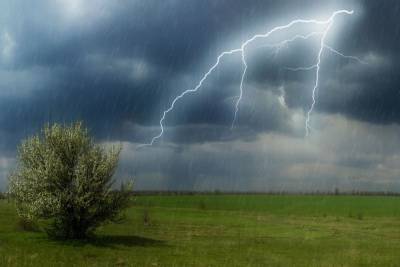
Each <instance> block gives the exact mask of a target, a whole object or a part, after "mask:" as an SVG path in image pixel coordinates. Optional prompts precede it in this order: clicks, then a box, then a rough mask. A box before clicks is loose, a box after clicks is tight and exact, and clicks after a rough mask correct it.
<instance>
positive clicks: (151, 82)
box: [0, 0, 400, 191]
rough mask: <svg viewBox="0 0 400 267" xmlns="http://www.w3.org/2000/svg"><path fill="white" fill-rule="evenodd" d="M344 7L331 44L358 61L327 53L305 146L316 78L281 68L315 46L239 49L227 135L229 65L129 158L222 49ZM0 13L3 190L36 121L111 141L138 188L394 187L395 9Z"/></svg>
mask: <svg viewBox="0 0 400 267" xmlns="http://www.w3.org/2000/svg"><path fill="white" fill-rule="evenodd" d="M32 5H34V7H33V6H32ZM343 8H347V9H354V10H355V14H354V15H353V16H347V17H340V18H338V20H337V23H335V26H334V29H333V30H332V34H331V37H330V38H328V42H329V45H331V46H333V47H335V49H338V50H339V51H341V52H343V53H344V54H347V55H355V56H357V57H359V58H361V59H362V60H364V61H366V62H367V63H368V64H359V63H358V62H356V61H354V60H349V59H344V58H341V57H338V56H337V55H334V54H332V53H330V52H329V51H326V52H325V53H324V55H323V64H322V66H321V84H320V88H319V91H318V103H317V105H316V110H315V112H314V114H313V117H312V126H313V128H314V129H313V132H312V134H311V136H309V137H307V138H304V120H305V117H304V116H305V112H306V111H307V109H308V108H309V106H310V103H311V89H312V85H313V79H314V72H312V71H311V72H290V71H288V70H287V69H285V67H296V66H299V65H311V64H312V63H313V61H314V60H315V56H316V53H317V50H316V49H317V48H316V46H315V43H316V42H317V40H316V39H310V40H308V41H307V42H298V43H296V44H291V45H290V46H288V47H287V48H284V49H282V51H280V52H279V53H278V54H276V53H275V51H274V50H272V49H270V48H267V47H264V48H262V47H261V48H258V49H252V50H251V51H250V50H249V52H248V62H249V69H248V75H247V77H246V83H245V94H244V98H243V101H242V103H241V106H240V112H239V116H238V121H237V124H236V126H235V128H234V129H233V130H231V129H230V124H231V121H232V118H233V111H234V101H235V97H236V96H237V94H238V90H239V82H240V75H241V71H242V66H241V61H240V57H239V56H232V57H230V58H226V59H224V60H223V62H222V63H221V65H220V68H218V70H217V71H216V72H215V73H214V74H213V75H212V76H210V79H209V80H207V81H206V83H205V84H204V87H203V89H202V91H201V92H200V93H199V94H196V95H189V96H188V97H187V98H185V101H184V102H180V103H179V104H178V105H177V106H176V109H175V111H174V112H173V113H170V115H169V116H168V117H167V120H166V125H167V127H166V132H165V137H164V138H163V139H162V140H161V141H160V142H158V143H157V144H156V145H155V146H154V147H151V148H146V149H141V150H137V149H136V147H137V145H138V144H140V143H146V142H149V141H150V139H151V137H152V136H153V135H155V134H157V133H158V130H159V129H158V121H159V118H160V115H161V113H162V110H164V109H165V108H167V107H168V106H169V104H170V102H171V100H172V99H173V97H175V96H176V95H177V94H179V93H180V92H182V91H183V90H184V89H187V88H191V87H193V86H194V85H195V84H196V83H197V82H198V81H199V79H200V78H201V76H202V75H203V73H204V71H205V70H207V69H208V68H209V67H210V66H211V65H212V64H213V63H214V60H215V58H216V56H217V55H218V54H219V53H220V52H221V51H223V50H226V49H232V48H235V47H238V46H240V43H241V42H242V41H243V40H245V39H246V38H248V37H250V36H252V35H253V34H255V33H259V32H265V31H266V30H268V29H271V27H273V26H274V25H278V24H286V23H287V22H288V21H289V20H291V19H293V18H310V17H315V16H317V17H318V18H326V17H327V16H329V15H330V13H331V12H332V11H333V10H335V9H343ZM0 10H1V11H0V25H1V26H0V86H1V91H0V136H1V139H0V151H1V154H0V172H1V173H0V174H1V176H2V177H1V180H3V182H2V183H1V186H2V187H3V188H4V187H5V181H6V175H7V172H8V171H9V169H10V168H11V167H12V166H13V164H14V160H13V158H14V156H15V148H16V145H17V144H18V143H19V141H20V139H21V138H25V137H26V136H28V135H30V134H32V133H33V132H35V131H37V130H38V129H39V128H40V127H41V126H42V125H43V123H45V122H47V121H57V122H69V121H73V120H83V121H85V122H86V123H87V125H88V126H89V127H90V128H91V131H92V133H93V134H94V135H95V136H96V137H97V138H98V140H99V141H101V142H104V143H113V142H123V144H124V151H123V154H122V159H121V166H120V169H119V171H118V175H119V176H120V177H124V178H125V177H132V176H133V177H134V178H135V181H136V185H137V188H138V189H189V190H212V189H222V190H304V191H309V190H330V189H332V188H334V187H340V188H342V189H344V190H351V189H359V190H391V191H399V190H400V183H399V182H400V181H399V177H400V167H399V166H400V145H399V141H400V140H399V137H398V136H399V130H400V127H399V123H400V105H399V103H400V88H399V85H400V78H399V75H398V73H399V71H400V66H399V63H398V62H399V58H400V55H399V52H398V47H399V44H400V40H399V38H400V37H399V36H400V26H399V24H398V23H397V20H398V19H397V17H398V15H399V14H400V3H398V2H397V1H385V2H381V1H323V2H320V1H172V0H171V1H135V0H132V1H115V2H114V1H103V0H96V1H91V2H90V3H89V2H87V1H81V0H71V1H67V0H59V1H36V2H35V3H34V4H33V3H30V2H29V3H28V2H26V1H9V0H7V1H3V2H2V3H1V4H0ZM299 30H301V29H299ZM288 33H290V32H288ZM282 37H285V36H282ZM276 38H277V37H276Z"/></svg>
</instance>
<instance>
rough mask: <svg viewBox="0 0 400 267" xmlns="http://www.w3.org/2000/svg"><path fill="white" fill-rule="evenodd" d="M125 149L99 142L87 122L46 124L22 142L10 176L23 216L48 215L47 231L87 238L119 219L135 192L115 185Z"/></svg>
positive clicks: (58, 235) (18, 207)
mask: <svg viewBox="0 0 400 267" xmlns="http://www.w3.org/2000/svg"><path fill="white" fill-rule="evenodd" d="M120 150H121V148H120V147H111V148H110V149H109V150H106V149H105V148H103V147H101V146H99V145H97V144H95V143H94V140H93V139H92V138H91V137H90V136H89V134H88V130H87V129H86V128H84V127H83V126H82V123H75V124H72V125H60V124H54V125H52V126H50V125H47V126H45V127H44V129H43V130H42V132H41V134H38V135H35V136H33V137H31V138H29V139H27V140H25V141H23V142H22V144H21V145H20V147H19V149H18V165H17V168H16V170H15V171H14V172H13V173H12V174H11V175H10V178H9V182H10V184H9V187H10V194H11V195H12V197H13V198H14V199H15V200H16V205H17V211H18V214H19V216H20V217H23V218H26V219H28V220H33V219H49V220H50V221H51V224H50V227H49V228H48V233H49V234H51V235H53V236H56V237H61V238H85V237H86V236H87V235H88V234H90V233H92V232H93V230H94V229H96V227H98V226H99V225H100V224H102V223H105V222H107V221H113V220H116V219H118V218H119V217H120V211H121V210H122V209H123V208H125V207H126V206H127V203H128V198H129V193H130V186H122V188H121V190H120V191H115V190H113V189H112V186H113V183H114V179H113V178H112V177H113V174H114V172H115V169H116V167H117V164H118V158H119V153H120Z"/></svg>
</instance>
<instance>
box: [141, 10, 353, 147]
mask: <svg viewBox="0 0 400 267" xmlns="http://www.w3.org/2000/svg"><path fill="white" fill-rule="evenodd" d="M351 14H353V11H352V10H345V9H341V10H337V11H335V12H333V13H332V14H331V16H330V17H329V18H328V19H327V20H316V19H295V20H292V21H291V22H289V23H288V24H285V25H281V26H277V27H275V28H273V29H271V30H270V31H268V32H266V33H262V34H256V35H254V36H253V37H251V38H250V39H248V40H246V41H245V42H243V43H242V45H241V46H240V48H236V49H232V50H229V51H225V52H222V53H221V54H220V55H219V56H218V57H217V60H216V62H215V63H214V65H212V66H211V68H209V69H208V71H207V72H206V73H205V74H204V75H203V77H202V78H201V80H200V81H199V82H198V83H197V85H196V86H195V87H193V88H191V89H187V90H185V91H183V92H182V93H181V94H179V95H178V96H176V97H175V98H174V99H173V101H172V102H171V104H170V106H169V107H168V108H167V109H166V110H164V111H163V114H162V116H161V119H160V122H159V125H160V132H159V134H157V135H156V136H154V137H153V138H152V139H151V141H150V142H149V143H147V144H142V145H140V146H138V147H144V146H152V145H153V144H154V142H156V141H157V140H158V139H160V138H161V137H162V136H163V134H164V121H165V119H166V117H167V115H168V113H170V112H171V111H172V110H173V109H174V107H175V105H176V103H177V102H178V101H180V100H181V99H182V98H184V97H185V96H186V95H188V94H192V93H196V92H197V91H199V90H200V89H201V87H202V85H203V83H204V82H205V81H206V80H207V78H208V77H209V76H210V75H211V74H212V73H213V72H214V70H215V69H216V68H217V67H218V65H219V64H220V62H221V60H222V59H223V58H224V57H225V56H228V55H233V54H236V53H240V54H241V58H242V64H243V66H244V67H243V72H242V76H241V80H240V86H239V95H238V96H237V99H236V102H235V112H234V117H233V121H232V125H231V128H233V127H234V124H235V122H236V120H237V114H238V112H239V106H240V102H241V100H242V97H243V87H244V83H245V78H246V73H247V68H248V64H247V61H246V49H247V48H248V46H249V45H250V44H251V43H253V42H254V41H256V40H258V39H266V38H268V37H270V36H271V35H272V34H273V33H275V32H278V31H283V30H286V29H289V28H291V27H292V26H294V25H297V24H315V25H326V27H325V29H324V30H323V31H321V32H312V33H310V34H307V35H295V36H294V37H292V38H290V39H287V40H284V41H282V42H280V43H278V44H275V45H271V46H275V47H277V48H278V49H280V48H281V47H283V46H285V45H287V44H288V43H290V42H293V41H295V40H297V39H308V38H310V37H312V36H315V35H321V39H320V48H319V51H318V56H317V62H316V64H315V65H313V66H311V67H306V68H304V67H302V68H293V69H292V70H308V69H316V76H315V77H316V78H315V83H314V87H313V90H312V103H311V107H310V109H309V110H308V112H307V119H306V127H305V128H306V136H308V134H309V131H310V126H309V124H310V116H311V113H312V112H313V110H314V106H315V104H316V92H317V89H318V86H319V74H320V66H321V57H322V54H323V51H324V48H327V49H329V50H330V51H331V52H333V53H335V54H338V55H340V56H344V57H348V58H353V57H351V56H345V55H343V54H342V53H340V52H338V51H336V50H335V49H333V48H331V47H329V46H327V45H326V44H325V39H326V36H327V35H328V33H329V30H330V28H331V27H332V25H333V23H334V19H335V17H336V16H338V15H351ZM354 58H355V57H354ZM354 58H353V59H354ZM288 69H289V68H288Z"/></svg>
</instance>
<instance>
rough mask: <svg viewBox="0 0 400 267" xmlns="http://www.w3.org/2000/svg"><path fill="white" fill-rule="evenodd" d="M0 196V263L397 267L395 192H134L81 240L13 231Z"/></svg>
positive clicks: (398, 201)
mask: <svg viewBox="0 0 400 267" xmlns="http://www.w3.org/2000/svg"><path fill="white" fill-rule="evenodd" d="M16 222H17V217H16V215H15V212H14V209H13V207H12V206H11V205H10V204H8V203H7V202H6V201H1V202H0V266H400V253H399V251H400V250H399V249H400V198H399V197H361V196H358V197H357V196H265V195H237V196H235V195H198V196H141V197H136V198H135V206H133V207H132V208H130V209H129V210H128V211H127V220H126V222H124V223H123V224H117V225H108V226H105V227H102V228H101V229H99V231H98V233H97V238H96V239H93V240H90V241H86V242H82V241H79V242H78V241H69V242H60V241H52V240H48V239H47V237H46V235H45V234H44V233H42V232H27V231H22V230H20V229H18V227H17V223H16Z"/></svg>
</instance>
